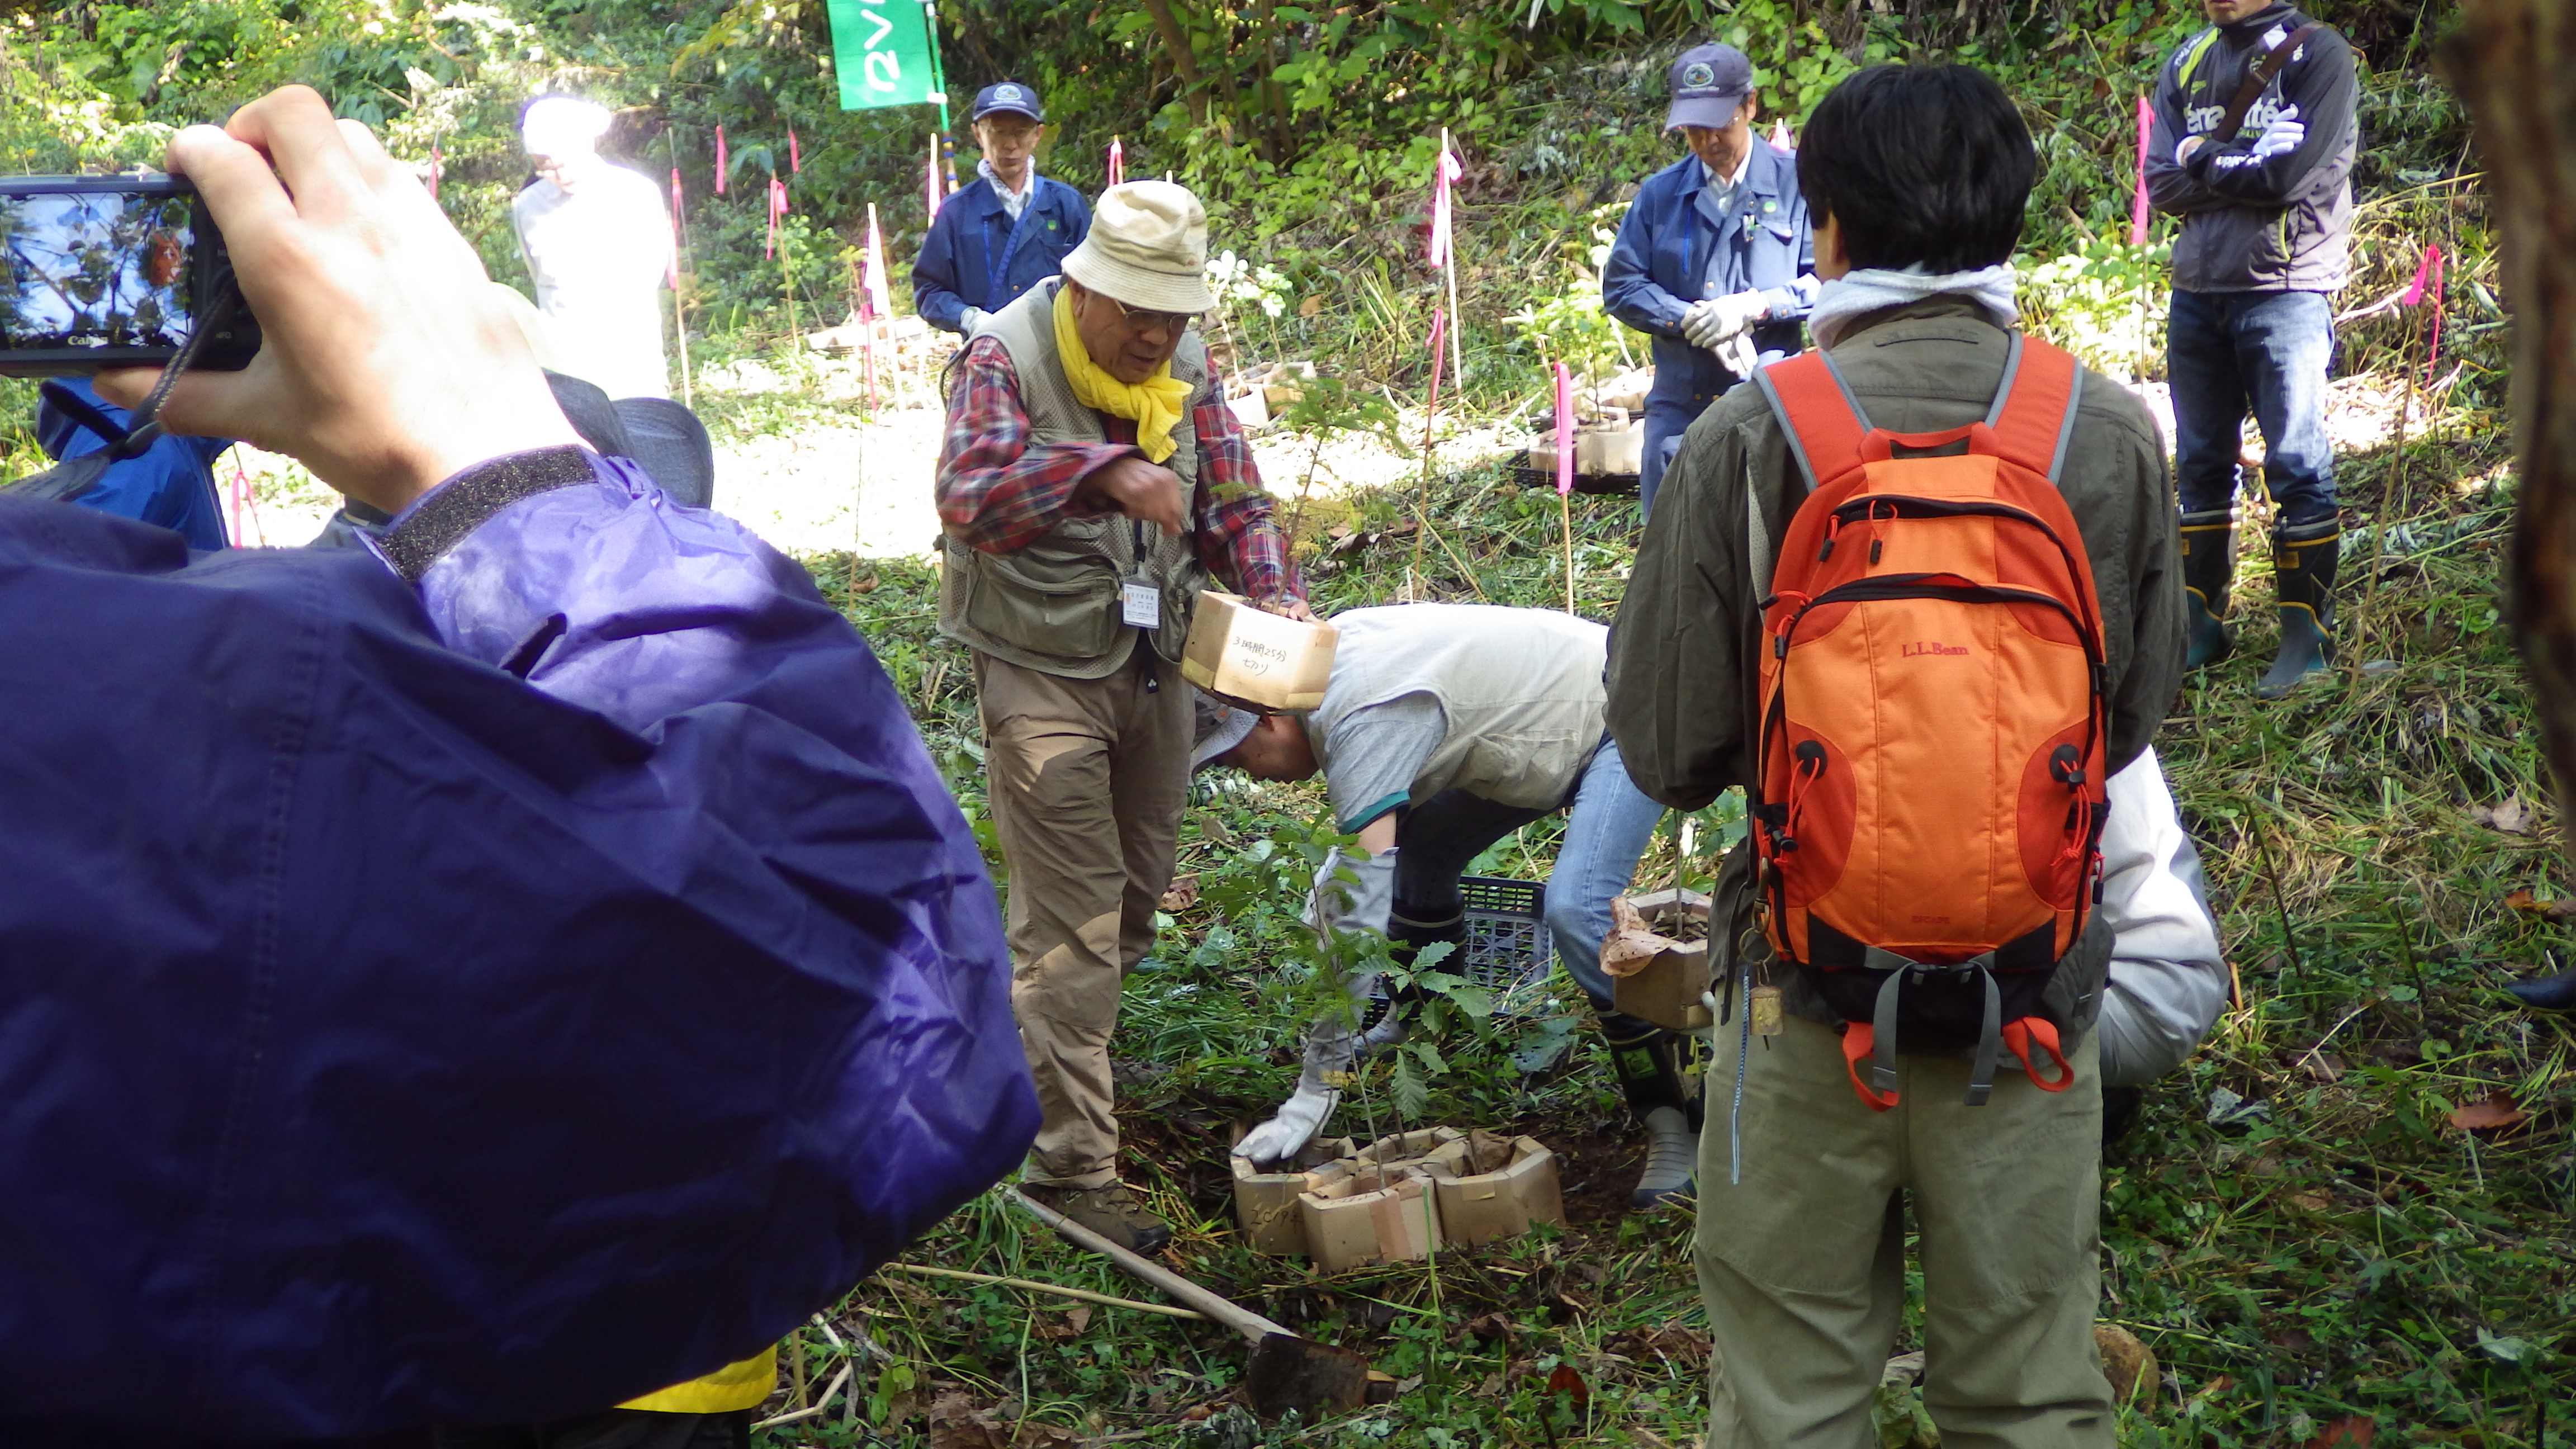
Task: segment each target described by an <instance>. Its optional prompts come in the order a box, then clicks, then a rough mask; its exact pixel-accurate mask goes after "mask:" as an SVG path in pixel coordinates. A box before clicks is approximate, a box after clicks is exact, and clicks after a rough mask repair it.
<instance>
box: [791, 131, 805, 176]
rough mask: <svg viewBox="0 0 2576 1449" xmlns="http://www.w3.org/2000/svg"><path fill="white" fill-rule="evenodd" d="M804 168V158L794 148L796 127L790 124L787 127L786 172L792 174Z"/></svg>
mask: <svg viewBox="0 0 2576 1449" xmlns="http://www.w3.org/2000/svg"><path fill="white" fill-rule="evenodd" d="M804 169H805V158H804V157H803V156H801V155H799V154H798V153H797V150H796V128H795V127H794V126H790V127H788V128H787V174H788V175H790V176H793V175H795V174H796V173H798V172H800V171H802V170H804Z"/></svg>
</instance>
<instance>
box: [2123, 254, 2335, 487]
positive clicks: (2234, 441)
mask: <svg viewBox="0 0 2576 1449" xmlns="http://www.w3.org/2000/svg"><path fill="white" fill-rule="evenodd" d="M2333 361H2334V308H2333V306H2332V305H2331V304H2330V303H2329V302H2328V301H2327V300H2326V297H2325V294H2324V293H2322V292H2181V291H2177V292H2175V293H2174V294H2173V314H2172V320H2171V322H2170V323H2169V325H2168V327H2167V329H2166V333H2165V371H2166V375H2167V376H2168V377H2170V378H2171V379H2172V381H2173V405H2174V477H2175V481H2176V483H2177V484H2178V485H2179V486H2180V489H2181V492H2182V511H2183V512H2185V513H2205V512H2208V511H2210V510H2213V509H2219V508H2227V507H2230V506H2232V505H2233V504H2234V503H2235V500H2236V459H2237V456H2238V453H2239V451H2240V450H2241V448H2242V447H2243V440H2244V434H2245V414H2246V412H2247V411H2248V409H2249V408H2250V409H2251V411H2252V412H2253V414H2254V421H2255V424H2256V425H2257V426H2259V427H2260V428H2262V430H2263V447H2264V463H2263V486H2264V488H2265V489H2266V490H2267V491H2268V492H2270V494H2271V495H2272V502H2273V504H2274V505H2275V506H2277V507H2278V508H2279V509H2280V510H2281V517H2282V519H2283V520H2284V521H2285V522H2287V523H2288V524H2290V525H2292V526H2296V525H2299V524H2303V523H2317V522H2321V521H2323V520H2325V519H2329V518H2332V517H2334V516H2335V483H2334V444H2333V443H2332V442H2331V441H2330V440H2329V439H2328V438H2327V437H2326V370H2327V368H2328V367H2329V366H2330V365H2332V363H2333Z"/></svg>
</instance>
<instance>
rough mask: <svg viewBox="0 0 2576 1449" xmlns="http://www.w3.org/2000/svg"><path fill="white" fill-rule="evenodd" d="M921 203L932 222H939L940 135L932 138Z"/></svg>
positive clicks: (936, 134) (922, 182)
mask: <svg viewBox="0 0 2576 1449" xmlns="http://www.w3.org/2000/svg"><path fill="white" fill-rule="evenodd" d="M921 202H922V207H923V209H925V210H927V211H928V212H929V213H930V219H931V220H932V221H937V220H939V133H938V132H936V131H934V132H932V133H931V136H930V164H929V165H928V166H926V167H924V168H922V172H921Z"/></svg>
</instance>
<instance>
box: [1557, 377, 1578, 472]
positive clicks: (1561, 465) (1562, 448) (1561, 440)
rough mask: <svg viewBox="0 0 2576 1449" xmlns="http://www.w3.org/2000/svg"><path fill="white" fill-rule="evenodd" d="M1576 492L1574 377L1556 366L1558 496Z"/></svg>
mask: <svg viewBox="0 0 2576 1449" xmlns="http://www.w3.org/2000/svg"><path fill="white" fill-rule="evenodd" d="M1573 491H1574V377H1573V374H1571V373H1569V372H1567V371H1566V370H1565V364H1564V363H1562V362H1560V363H1558V364H1557V365H1556V496H1557V497H1559V498H1563V497H1565V496H1567V495H1568V494H1570V493H1572V492H1573Z"/></svg>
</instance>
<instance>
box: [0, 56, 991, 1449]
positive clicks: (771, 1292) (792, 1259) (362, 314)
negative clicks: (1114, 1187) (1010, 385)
mask: <svg viewBox="0 0 2576 1449" xmlns="http://www.w3.org/2000/svg"><path fill="white" fill-rule="evenodd" d="M168 155H169V165H170V168H171V169H172V170H173V171H174V172H178V173H182V174H184V175H185V176H186V177H187V179H188V180H189V181H191V182H193V183H194V185H195V187H196V188H197V190H198V192H199V193H200V194H201V195H202V196H203V198H204V202H205V206H206V208H207V209H208V211H209V212H210V213H211V214H212V216H213V218H214V219H215V221H216V222H217V223H218V224H219V225H220V226H221V228H222V231H223V237H224V241H225V243H226V244H227V246H228V247H229V249H230V254H231V257H232V259H233V261H234V263H235V265H236V266H237V268H238V272H239V281H240V292H241V297H242V299H243V301H244V302H245V303H246V304H247V305H248V307H249V308H250V309H251V311H252V313H253V314H254V315H255V316H256V317H257V319H258V321H259V324H260V326H261V329H262V331H263V333H264V335H265V343H264V345H263V346H262V347H261V349H260V350H259V352H258V353H257V355H256V356H254V357H253V358H252V359H251V360H250V362H249V364H248V365H247V366H246V367H244V368H243V369H242V370H240V371H236V372H204V371H192V372H187V373H185V374H184V375H181V376H177V377H175V378H169V379H162V380H161V381H160V382H159V383H158V384H156V377H155V374H153V373H152V372H150V371H148V370H147V371H138V370H131V369H129V370H125V371H120V372H113V373H103V374H101V375H100V377H99V379H98V387H99V391H100V392H101V394H102V395H104V396H105V397H107V398H108V399H109V400H110V401H112V402H115V403H116V404H118V405H119V406H123V407H131V408H136V409H137V410H138V411H139V412H142V413H146V414H150V413H152V412H153V411H154V410H155V409H156V407H157V418H151V419H145V420H146V421H157V422H159V423H160V424H162V425H164V426H166V427H167V428H169V429H170V430H171V431H172V432H174V433H179V434H186V435H197V436H223V437H237V438H243V439H246V440H248V441H249V442H251V443H253V444H254V445H256V446H258V447H262V448H266V449H269V450H272V451H276V452H282V453H286V454H289V455H291V456H293V457H295V458H297V459H299V460H300V461H302V462H303V463H304V464H305V466H306V467H308V468H310V469H311V470H312V471H313V473H314V474H315V476H317V477H318V478H320V479H322V480H323V481H325V482H327V483H329V484H331V485H332V486H333V487H335V488H338V489H340V490H342V491H343V492H344V493H346V494H347V495H348V496H349V497H350V498H351V499H353V500H356V501H359V502H363V503H365V504H366V505H368V506H369V507H370V508H371V509H372V510H374V511H375V512H376V513H378V514H381V515H383V516H385V518H386V519H387V520H388V521H387V522H386V523H385V524H384V525H383V526H382V528H381V529H380V530H376V531H374V532H371V533H369V534H367V535H365V536H364V537H362V538H360V539H358V540H357V542H358V543H359V545H360V546H358V547H353V548H332V549H289V550H228V551H226V552H224V553H220V554H214V555H203V556H198V557H195V558H191V556H190V555H189V553H188V551H187V549H186V547H185V545H184V543H183V542H182V541H181V540H180V538H179V536H178V535H176V534H173V533H170V532H167V531H165V530H162V529H157V528H152V527H149V526H146V525H143V524H140V523H136V522H132V521H130V520H125V519H118V518H111V517H108V516H106V515H103V514H99V513H96V512H93V511H90V510H86V509H81V508H77V507H72V506H68V505H64V504H61V503H54V502H46V501H40V500H36V499H29V498H23V497H9V496H7V495H6V494H0V680H5V681H6V685H5V686H0V688H5V690H6V700H5V707H0V734H5V742H0V881H6V882H7V883H8V885H7V888H6V889H5V890H0V1040H6V1041H7V1042H8V1044H9V1045H8V1050H6V1051H5V1052H0V1093H5V1097H6V1100H7V1101H8V1102H9V1103H10V1109H9V1111H8V1112H7V1113H6V1114H5V1115H4V1116H0V1176H5V1178H6V1179H7V1180H8V1181H9V1182H11V1183H13V1184H18V1185H20V1188H21V1190H18V1191H13V1192H12V1193H11V1194H9V1196H8V1199H7V1201H6V1204H5V1205H0V1223H5V1230H0V1279H5V1281H7V1282H8V1283H9V1285H10V1291H9V1294H8V1298H7V1307H6V1310H5V1312H0V1440H5V1441H6V1442H9V1443H11V1444H54V1443H61V1444H78V1445H84V1446H88V1445H99V1444H127V1443H177V1442H185V1443H195V1442H200V1441H207V1440H221V1441H250V1442H263V1441H267V1442H276V1441H311V1440H332V1439H351V1438H358V1439H374V1440H376V1441H378V1442H380V1443H384V1444H403V1445H409V1444H428V1443H432V1442H435V1440H436V1437H437V1436H436V1433H435V1432H434V1431H433V1430H431V1429H430V1428H428V1427H426V1426H437V1425H458V1424H466V1425H473V1424H528V1423H546V1422H550V1421H556V1420H560V1419H562V1418H564V1417H565V1416H568V1415H583V1414H590V1413H595V1412H596V1411H597V1410H598V1409H599V1406H601V1405H603V1404H611V1403H616V1402H619V1401H620V1400H623V1399H627V1398H630V1397H632V1396H634V1395H638V1394H643V1393H648V1392H651V1391H653V1390H656V1389H658V1388H661V1387H663V1386H666V1385H672V1384H676V1383H681V1382H684V1381H687V1380H689V1379H691V1378H692V1377H694V1376H697V1375H703V1374H707V1373H709V1372H711V1371H714V1370H716V1369H719V1368H721V1367H722V1366H724V1365H727V1364H735V1363H740V1362H742V1361H744V1360H746V1359H747V1358H750V1357H752V1356H754V1355H757V1354H759V1353H760V1352H761V1351H762V1349H763V1347H764V1346H765V1345H767V1344H770V1343H772V1342H775V1341H776V1340H777V1339H778V1338H779V1337H780V1336H781V1335H782V1334H784V1333H786V1332H788V1331H789V1330H791V1329H792V1328H793V1327H795V1326H796V1325H797V1324H799V1323H802V1322H803V1321H805V1320H806V1319H807V1318H808V1317H809V1316H810V1315H811V1314H813V1313H814V1312H815V1311H816V1310H817V1309H819V1308H822V1307H825V1306H827V1305H829V1304H831V1303H834V1302H836V1301H837V1300H838V1299H839V1298H840V1297H841V1296H842V1295H843V1294H844V1293H846V1292H847V1291H848V1290H849V1288H850V1287H851V1286H852V1285H853V1284H855V1283H856V1282H857V1281H859V1280H860V1279H861V1278H862V1277H864V1276H865V1275H866V1274H868V1273H869V1272H870V1271H872V1270H873V1269H874V1268H875V1267H876V1266H877V1265H878V1264H879V1263H882V1262H884V1261H886V1260H887V1259H888V1258H890V1257H892V1256H893V1255H894V1254H895V1253H896V1252H898V1251H900V1250H901V1249H902V1248H903V1246H904V1245H905V1244H906V1243H907V1242H908V1241H910V1239H911V1238H912V1237H913V1236H914V1235H915V1234H917V1233H918V1232H920V1231H921V1230H922V1229H924V1228H926V1227H927V1226H929V1225H930V1224H932V1223H934V1222H936V1221H937V1220H938V1219H939V1218H940V1217H942V1216H944V1215H945V1214H946V1213H948V1212H949V1211H950V1210H952V1209H953V1208H955V1207H956V1206H957V1205H958V1204H960V1203H962V1202H964V1201H965V1200H966V1199H968V1198H969V1197H971V1196H973V1195H974V1194H976V1193H978V1192H981V1191H983V1190H984V1189H985V1188H986V1187H988V1186H989V1185H991V1184H992V1183H993V1182H994V1181H996V1180H997V1179H998V1178H999V1177H1000V1176H1001V1175H1002V1174H1003V1173H1004V1172H1005V1171H1007V1170H1008V1169H1009V1168H1010V1167H1011V1166H1012V1165H1013V1164H1014V1163H1016V1162H1017V1161H1018V1160H1019V1158H1020V1156H1021V1155H1022V1154H1023V1153H1024V1152H1025V1150H1026V1148H1027V1145H1028V1142H1029V1140H1030V1138H1031V1135H1032V1133H1033V1129H1034V1127H1035V1121H1036V1115H1037V1114H1036V1107H1035V1103H1034V1101H1033V1099H1032V1096H1031V1093H1030V1090H1029V1087H1028V1077H1027V1069H1026V1067H1025V1065H1024V1064H1023V1062H1022V1060H1021V1057H1020V1052H1019V1050H1018V1045H1017V1041H1016V1039H1015V1033H1014V1032H1013V1029H1012V1025H1011V1022H1010V1018H1009V1014H1008V1002H1007V997H1006V994H1005V985H1006V978H1005V974H1004V972H1005V960H1006V957H1005V954H1004V949H1003V943H1002V938H1001V922H1000V919H999V915H998V912H997V911H996V908H995V903H994V898H993V891H992V887H991V884H990V881H989V878H988V876H987V874H986V872H985V870H984V867H983V864H982V861H981V858H980V856H979V855H978V852H977V849H976V846H975V842H974V838H973V835H972V833H971V832H970V831H969V829H968V828H967V825H966V822H965V821H964V819H963V818H962V817H961V816H960V814H959V812H958V810H957V807H956V804H955V802H954V801H953V800H952V799H951V798H950V797H949V794H948V791H947V788H946V786H945V784H944V782H943V781H942V780H941V778H940V776H939V773H938V771H937V770H936V769H935V768H934V767H933V765H932V764H931V761H930V759H929V757H928V754H927V752H926V751H925V750H924V749H923V747H922V744H921V740H920V737H919V735H918V733H917V732H916V731H915V729H914V727H913V725H912V723H911V721H910V719H909V718H908V717H907V715H906V714H905V711H904V707H903V703H902V701H901V699H900V698H899V697H898V696H897V695H896V693H895V691H894V688H893V686H892V685H891V683H890V682H889V681H888V680H887V679H886V677H885V675H884V673H883V671H882V670H881V669H879V667H878V666H877V664H876V661H875V660H874V658H873V657H872V656H871V655H870V653H869V650H868V647H867V645H866V643H865V642H864V641H863V640H861V639H860V637H859V636H858V634H857V632H856V631H855V630H853V629H852V628H851V627H850V625H849V623H848V622H847V621H846V620H845V619H843V618H842V617H840V615H838V614H837V613H836V612H835V611H833V610H832V609H831V607H830V606H828V605H827V604H825V603H824V602H823V600H822V599H821V598H820V597H819V595H818V594H817V593H816V591H815V589H814V587H813V584H812V582H811V580H810V579H808V578H807V576H806V574H805V572H804V571H803V570H802V569H801V568H799V567H797V566H796V565H795V564H794V563H792V562H790V561H789V560H787V559H785V558H782V557H781V556H779V555H778V554H777V553H775V552H773V551H772V550H770V549H769V548H768V547H767V546H765V545H763V544H762V543H761V542H760V541H759V540H758V539H756V538H754V537H753V536H752V535H751V534H749V533H748V532H747V531H745V530H744V529H742V528H741V527H740V526H739V525H737V524H735V523H733V522H731V521H730V520H727V519H725V518H723V517H722V516H720V515H717V514H714V513H711V512H708V511H705V510H702V509H692V508H677V507H673V506H671V505H670V503H669V501H668V500H667V498H666V497H665V496H664V495H663V493H662V492H661V490H660V489H658V488H657V487H655V486H654V485H653V483H652V482H651V481H650V480H649V479H648V478H646V477H645V476H644V474H643V473H642V472H641V471H640V470H639V469H637V468H636V467H635V466H634V465H633V464H631V463H630V462H628V461H626V460H623V459H617V458H605V457H602V456H600V455H599V454H597V453H594V452H592V451H590V450H589V449H587V448H584V447H583V446H581V444H580V442H579V439H578V436H577V435H576V433H575V432H574V430H573V428H572V426H571V425H570V424H569V423H568V422H567V421H566V419H565V416H564V413H563V411H562V409H561V408H559V407H558V406H557V405H556V403H555V401H554V398H553V397H552V395H551V394H550V393H549V391H548V389H547V385H546V382H545V379H544V377H543V375H542V374H541V373H540V371H539V370H538V367H537V364H536V362H535V360H534V358H533V357H531V356H530V354H529V352H528V349H527V346H526V344H525V342H524V341H523V340H522V339H521V337H520V334H519V332H518V329H517V328H516V326H515V325H514V324H513V323H512V321H511V319H510V317H509V315H508V314H507V313H506V312H505V311H503V310H502V309H501V308H500V307H499V305H498V304H497V303H496V302H495V301H494V300H493V299H492V297H491V295H490V286H489V283H488V281H487V279H486V278H485V276H484V273H483V268H482V266H481V264H480V263H479V262H478V261H477V260H476V258H475V255H474V252H473V250H472V249H471V248H470V247H469V246H468V245H467V244H466V242H465V241H464V239H463V238H461V237H459V236H458V235H457V233H456V232H455V230H454V229H453V228H452V227H450V226H449V225H448V223H447V220H446V218H445V217H444V216H443V215H442V214H441V213H440V211H439V209H438V206H437V204H436V203H435V202H433V201H432V200H431V199H430V197H429V196H428V194H427V192H426V191H425V190H424V189H423V188H422V187H421V185H420V184H419V182H418V180H417V179H415V177H414V175H413V174H412V172H411V171H410V170H409V169H408V168H406V167H404V166H402V165H401V164H399V163H397V162H396V161H394V160H393V159H392V158H391V157H389V156H387V155H386V154H385V152H384V150H383V148H382V147H381V146H380V145H379V144H378V143H377V141H376V139H375V137H374V136H372V135H370V134H369V133H368V132H367V131H366V130H365V128H363V127H361V126H359V125H357V124H356V123H354V122H347V121H334V120H333V119H332V116H331V112H330V108H329V106H328V105H327V104H326V103H325V102H324V101H323V99H322V98H321V97H320V96H319V95H317V94H315V93H314V92H313V91H311V90H309V89H306V88H304V87H300V86H298V87H288V88H286V89H284V90H280V91H278V92H275V93H273V94H271V95H268V96H266V97H263V98H261V99H259V100H255V101H253V102H251V103H250V104H248V105H245V106H243V107H241V108H240V109H239V110H238V111H236V112H234V113H233V115H232V116H231V117H230V119H229V120H228V121H227V122H226V123H225V125H224V127H223V128H222V129H217V128H215V127H212V126H193V127H189V128H187V129H186V130H183V131H181V132H179V133H178V134H177V135H176V136H174V137H173V138H172V140H171V142H170V145H169V153H168ZM162 387H166V389H167V391H166V394H163V393H161V392H160V389H161V388H162ZM147 393H152V394H155V395H154V396H152V397H149V398H147V396H146V394H147ZM138 1364H146V1365H150V1366H151V1370H150V1371H149V1372H145V1373H137V1372H136V1366H137V1365H138Z"/></svg>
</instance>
